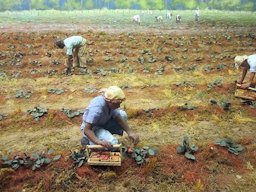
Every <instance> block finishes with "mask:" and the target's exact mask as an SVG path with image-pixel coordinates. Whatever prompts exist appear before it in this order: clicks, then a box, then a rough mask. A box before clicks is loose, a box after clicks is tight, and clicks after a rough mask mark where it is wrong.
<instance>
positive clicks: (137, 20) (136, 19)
mask: <svg viewBox="0 0 256 192" xmlns="http://www.w3.org/2000/svg"><path fill="white" fill-rule="evenodd" d="M132 22H134V23H137V24H139V25H140V15H134V16H133V17H132Z"/></svg>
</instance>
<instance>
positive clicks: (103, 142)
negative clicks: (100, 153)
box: [97, 140, 113, 148]
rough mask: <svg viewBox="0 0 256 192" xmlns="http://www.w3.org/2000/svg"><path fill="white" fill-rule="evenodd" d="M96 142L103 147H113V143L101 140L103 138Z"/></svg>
mask: <svg viewBox="0 0 256 192" xmlns="http://www.w3.org/2000/svg"><path fill="white" fill-rule="evenodd" d="M97 144H98V145H102V146H103V147H106V148H112V147H113V145H112V144H111V143H110V142H108V141H103V140H100V141H99V142H98V143H97Z"/></svg>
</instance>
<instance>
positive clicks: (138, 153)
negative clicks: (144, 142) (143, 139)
mask: <svg viewBox="0 0 256 192" xmlns="http://www.w3.org/2000/svg"><path fill="white" fill-rule="evenodd" d="M124 153H127V154H128V156H130V157H132V158H133V159H134V160H135V161H136V163H137V165H142V164H143V163H146V162H148V158H149V157H150V156H155V155H156V154H157V150H156V149H154V148H149V147H147V146H144V147H142V148H134V149H133V148H131V147H124Z"/></svg>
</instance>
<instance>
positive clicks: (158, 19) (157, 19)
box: [155, 16, 163, 22]
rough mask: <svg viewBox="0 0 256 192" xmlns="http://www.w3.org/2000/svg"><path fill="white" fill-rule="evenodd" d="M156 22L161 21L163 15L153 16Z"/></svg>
mask: <svg viewBox="0 0 256 192" xmlns="http://www.w3.org/2000/svg"><path fill="white" fill-rule="evenodd" d="M155 18H156V22H163V17H162V16H155Z"/></svg>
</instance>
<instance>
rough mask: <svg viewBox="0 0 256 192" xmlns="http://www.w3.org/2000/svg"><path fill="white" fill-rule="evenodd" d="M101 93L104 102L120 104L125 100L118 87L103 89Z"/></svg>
mask: <svg viewBox="0 0 256 192" xmlns="http://www.w3.org/2000/svg"><path fill="white" fill-rule="evenodd" d="M103 92H104V94H103V95H104V97H105V100H106V101H111V102H113V103H120V102H122V101H124V100H125V94H124V92H123V91H122V89H121V88H120V87H117V86H110V87H109V88H107V89H103Z"/></svg>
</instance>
